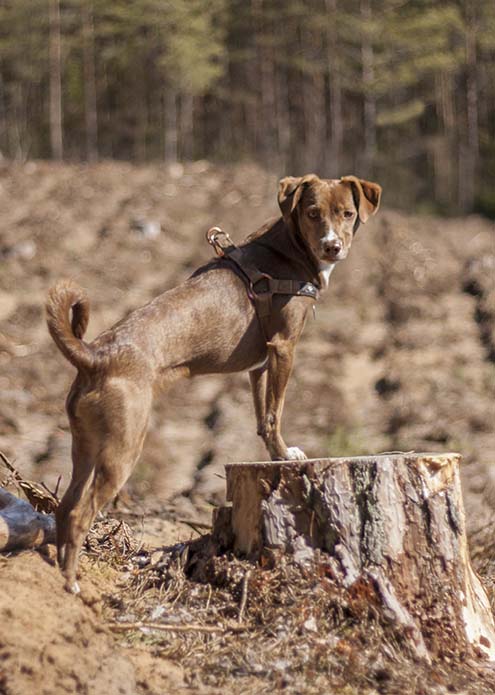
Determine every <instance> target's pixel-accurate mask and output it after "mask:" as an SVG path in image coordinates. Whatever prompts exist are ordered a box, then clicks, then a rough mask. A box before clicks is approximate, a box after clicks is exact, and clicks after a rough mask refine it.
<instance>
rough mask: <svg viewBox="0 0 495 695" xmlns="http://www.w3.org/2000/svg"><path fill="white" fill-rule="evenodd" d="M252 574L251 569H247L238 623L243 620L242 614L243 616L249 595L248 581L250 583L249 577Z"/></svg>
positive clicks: (243, 581) (243, 582)
mask: <svg viewBox="0 0 495 695" xmlns="http://www.w3.org/2000/svg"><path fill="white" fill-rule="evenodd" d="M250 576H251V570H247V572H246V574H245V575H244V577H243V580H242V594H241V603H240V605H239V615H238V616H237V622H238V623H241V622H242V616H243V614H244V610H245V608H246V603H247V596H248V583H249V577H250Z"/></svg>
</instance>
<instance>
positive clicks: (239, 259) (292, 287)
mask: <svg viewBox="0 0 495 695" xmlns="http://www.w3.org/2000/svg"><path fill="white" fill-rule="evenodd" d="M206 240H207V242H208V243H209V244H210V245H211V246H213V248H214V249H215V252H216V254H217V256H219V257H220V258H223V259H225V260H226V261H230V262H231V263H233V264H234V266H235V269H236V270H238V271H240V275H241V277H242V278H243V280H244V281H245V283H246V286H247V293H248V297H249V299H250V300H251V301H252V302H253V305H254V308H255V310H256V313H257V315H258V318H259V321H260V324H261V327H262V329H263V332H264V334H265V338H266V339H267V340H268V339H269V336H268V335H267V330H266V326H265V321H266V319H267V318H268V317H269V316H270V315H271V313H272V297H273V295H274V294H289V295H293V296H299V297H311V299H314V300H315V301H316V300H317V299H318V295H319V293H318V289H317V287H316V286H315V285H313V283H312V282H305V281H301V280H280V279H277V278H273V277H272V276H271V275H268V273H263V272H261V271H260V270H258V268H256V267H255V266H254V265H251V263H249V262H248V261H246V259H245V258H243V252H242V248H239V247H238V246H236V245H235V244H234V242H233V241H232V239H231V238H230V236H229V235H228V234H227V232H224V231H223V230H222V229H220V227H212V228H211V229H209V230H208V231H207V232H206Z"/></svg>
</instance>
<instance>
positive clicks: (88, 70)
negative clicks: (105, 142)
mask: <svg viewBox="0 0 495 695" xmlns="http://www.w3.org/2000/svg"><path fill="white" fill-rule="evenodd" d="M82 33H83V63H84V114H85V121H86V158H87V160H88V162H95V161H96V160H97V159H98V110H97V105H96V71H95V45H94V24H93V3H92V1H91V0H83V3H82Z"/></svg>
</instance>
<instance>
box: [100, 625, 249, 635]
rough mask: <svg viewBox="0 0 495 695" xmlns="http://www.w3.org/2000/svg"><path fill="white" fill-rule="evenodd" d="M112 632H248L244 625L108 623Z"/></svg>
mask: <svg viewBox="0 0 495 695" xmlns="http://www.w3.org/2000/svg"><path fill="white" fill-rule="evenodd" d="M107 626H108V627H109V628H110V630H113V631H114V632H125V631H126V630H141V628H148V629H149V630H159V631H161V632H205V633H207V634H214V633H216V632H243V631H244V630H246V627H245V626H244V625H224V626H220V625H218V626H216V625H197V624H190V625H166V624H164V623H144V622H135V623H107Z"/></svg>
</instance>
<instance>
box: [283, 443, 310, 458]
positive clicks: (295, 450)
mask: <svg viewBox="0 0 495 695" xmlns="http://www.w3.org/2000/svg"><path fill="white" fill-rule="evenodd" d="M307 458H308V457H307V456H306V454H305V453H304V451H301V449H299V447H297V446H290V447H289V448H288V449H287V460H288V461H304V459H307Z"/></svg>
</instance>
